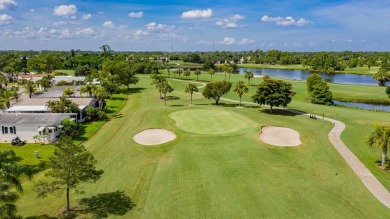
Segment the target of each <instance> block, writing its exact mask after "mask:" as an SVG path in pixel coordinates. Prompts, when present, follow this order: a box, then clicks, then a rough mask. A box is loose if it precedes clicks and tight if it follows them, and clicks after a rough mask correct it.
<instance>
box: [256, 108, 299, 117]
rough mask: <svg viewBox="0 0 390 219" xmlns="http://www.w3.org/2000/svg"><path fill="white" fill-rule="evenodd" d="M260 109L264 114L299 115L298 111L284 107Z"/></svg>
mask: <svg viewBox="0 0 390 219" xmlns="http://www.w3.org/2000/svg"><path fill="white" fill-rule="evenodd" d="M260 111H261V112H263V113H266V114H270V115H278V116H299V115H300V114H298V113H294V112H291V111H289V110H285V109H273V110H272V112H271V109H263V110H260ZM300 113H305V112H300Z"/></svg>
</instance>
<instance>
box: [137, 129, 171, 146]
mask: <svg viewBox="0 0 390 219" xmlns="http://www.w3.org/2000/svg"><path fill="white" fill-rule="evenodd" d="M133 139H134V141H135V142H137V143H138V144H142V145H159V144H164V143H167V142H170V141H173V140H175V139H176V135H175V133H173V132H171V131H168V130H165V129H147V130H144V131H142V132H140V133H138V134H136V135H135V136H134V138H133Z"/></svg>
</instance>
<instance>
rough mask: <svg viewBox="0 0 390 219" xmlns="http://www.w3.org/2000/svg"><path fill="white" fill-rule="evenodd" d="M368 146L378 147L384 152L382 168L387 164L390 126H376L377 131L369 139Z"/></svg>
mask: <svg viewBox="0 0 390 219" xmlns="http://www.w3.org/2000/svg"><path fill="white" fill-rule="evenodd" d="M367 144H368V146H370V147H372V146H377V147H380V148H381V150H382V159H381V166H384V165H385V164H386V155H387V149H388V147H389V146H390V126H379V125H377V126H375V130H374V131H373V132H372V133H371V135H370V137H369V138H368V139H367Z"/></svg>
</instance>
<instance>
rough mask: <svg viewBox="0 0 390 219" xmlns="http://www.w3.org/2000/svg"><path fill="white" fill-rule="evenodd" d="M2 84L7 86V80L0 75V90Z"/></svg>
mask: <svg viewBox="0 0 390 219" xmlns="http://www.w3.org/2000/svg"><path fill="white" fill-rule="evenodd" d="M3 84H4V85H6V84H8V79H7V78H6V77H5V76H4V75H3V74H0V88H3Z"/></svg>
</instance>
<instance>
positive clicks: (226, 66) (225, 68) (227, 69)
mask: <svg viewBox="0 0 390 219" xmlns="http://www.w3.org/2000/svg"><path fill="white" fill-rule="evenodd" d="M221 70H222V71H223V72H224V73H225V81H226V72H227V71H229V66H228V65H227V64H224V65H223V66H222V68H221Z"/></svg>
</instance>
